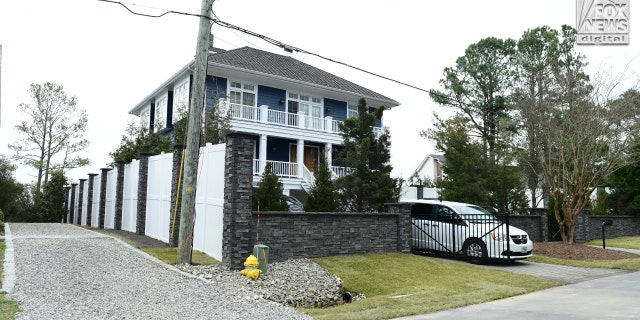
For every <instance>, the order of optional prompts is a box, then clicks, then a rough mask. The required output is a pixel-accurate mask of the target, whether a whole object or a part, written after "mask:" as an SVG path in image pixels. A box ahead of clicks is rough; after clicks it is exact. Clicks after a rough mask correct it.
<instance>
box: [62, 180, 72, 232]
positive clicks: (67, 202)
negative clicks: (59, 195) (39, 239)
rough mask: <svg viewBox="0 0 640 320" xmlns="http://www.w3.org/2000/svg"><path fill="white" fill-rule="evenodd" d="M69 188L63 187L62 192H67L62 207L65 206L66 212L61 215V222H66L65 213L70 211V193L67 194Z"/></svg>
mask: <svg viewBox="0 0 640 320" xmlns="http://www.w3.org/2000/svg"><path fill="white" fill-rule="evenodd" d="M70 190H71V187H70V186H65V187H64V193H66V194H67V198H66V199H65V201H64V207H65V208H67V214H65V215H64V217H62V223H67V215H68V214H69V213H70V211H69V208H70V207H69V203H70V201H69V197H71V195H70V194H69V191H70Z"/></svg>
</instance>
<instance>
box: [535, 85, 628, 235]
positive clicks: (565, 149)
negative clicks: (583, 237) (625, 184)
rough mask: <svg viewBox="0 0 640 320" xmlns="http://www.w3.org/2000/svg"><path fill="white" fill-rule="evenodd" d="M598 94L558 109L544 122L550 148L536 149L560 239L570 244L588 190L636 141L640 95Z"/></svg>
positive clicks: (623, 159)
mask: <svg viewBox="0 0 640 320" xmlns="http://www.w3.org/2000/svg"><path fill="white" fill-rule="evenodd" d="M598 98H602V97H593V100H591V101H584V102H581V103H576V104H573V105H571V106H568V105H567V106H565V107H564V108H560V109H557V110H556V112H555V114H554V115H553V116H551V117H549V118H547V119H546V121H545V122H544V124H543V126H544V131H543V132H544V134H543V138H544V140H545V143H546V144H547V145H548V146H549V147H548V148H547V150H546V152H544V153H541V167H542V171H543V174H544V175H545V177H546V179H547V183H548V185H549V187H550V190H551V197H552V198H553V199H554V208H553V210H554V212H555V218H556V220H557V221H558V224H559V225H560V234H561V236H562V240H563V242H565V243H573V238H574V231H575V224H576V221H577V219H578V216H579V215H580V213H581V212H582V210H583V209H584V208H585V206H586V205H587V204H588V202H589V198H590V196H591V194H592V193H593V192H594V190H596V188H597V186H598V185H600V184H601V183H602V182H603V181H604V180H605V178H606V177H607V176H608V175H609V174H611V173H612V172H614V171H615V170H616V169H618V168H620V167H622V166H624V165H626V164H628V162H629V161H631V159H632V158H633V157H631V154H632V152H634V147H635V146H636V144H637V142H638V139H637V135H638V130H639V129H640V125H639V122H638V119H639V116H640V108H638V104H639V103H640V94H639V93H638V92H637V91H635V90H630V91H627V92H626V93H624V94H623V95H621V96H620V97H618V98H617V99H613V100H610V99H606V100H600V99H598Z"/></svg>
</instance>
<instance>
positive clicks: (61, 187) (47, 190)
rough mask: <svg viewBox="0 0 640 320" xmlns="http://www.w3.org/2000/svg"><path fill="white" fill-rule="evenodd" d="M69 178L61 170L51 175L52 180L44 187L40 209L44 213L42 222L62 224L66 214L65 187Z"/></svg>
mask: <svg viewBox="0 0 640 320" xmlns="http://www.w3.org/2000/svg"><path fill="white" fill-rule="evenodd" d="M66 185H67V178H66V177H65V176H64V173H63V172H62V171H60V170H57V171H54V172H53V173H52V174H51V179H50V180H49V181H48V182H47V183H46V184H45V185H44V189H43V192H42V199H41V201H40V202H39V207H40V209H41V212H42V217H41V219H40V220H41V221H42V222H60V221H62V218H63V217H64V216H65V214H66V210H65V207H64V203H65V199H66V198H67V192H66V189H65V186H66Z"/></svg>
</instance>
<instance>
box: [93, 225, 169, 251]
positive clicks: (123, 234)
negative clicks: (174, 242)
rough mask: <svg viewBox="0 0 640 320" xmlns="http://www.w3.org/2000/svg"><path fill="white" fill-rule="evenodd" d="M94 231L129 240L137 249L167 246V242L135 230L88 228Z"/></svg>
mask: <svg viewBox="0 0 640 320" xmlns="http://www.w3.org/2000/svg"><path fill="white" fill-rule="evenodd" d="M90 230H93V231H96V232H100V233H104V234H108V235H112V236H115V237H116V238H118V237H119V238H124V239H127V240H129V241H128V242H129V243H132V245H133V246H134V247H136V248H138V249H141V248H169V244H168V243H164V242H162V241H160V240H157V239H154V238H151V237H148V236H143V235H139V234H136V233H135V232H129V231H124V230H113V229H90Z"/></svg>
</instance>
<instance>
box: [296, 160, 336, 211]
mask: <svg viewBox="0 0 640 320" xmlns="http://www.w3.org/2000/svg"><path fill="white" fill-rule="evenodd" d="M315 180H316V181H315V185H314V186H313V188H311V190H310V191H309V197H308V198H307V201H306V202H305V204H304V211H307V212H335V211H336V210H337V209H338V203H337V202H336V191H335V187H334V186H333V181H332V180H331V171H330V170H329V164H328V163H327V162H326V161H322V162H321V163H320V166H319V167H318V172H316V173H315Z"/></svg>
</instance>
